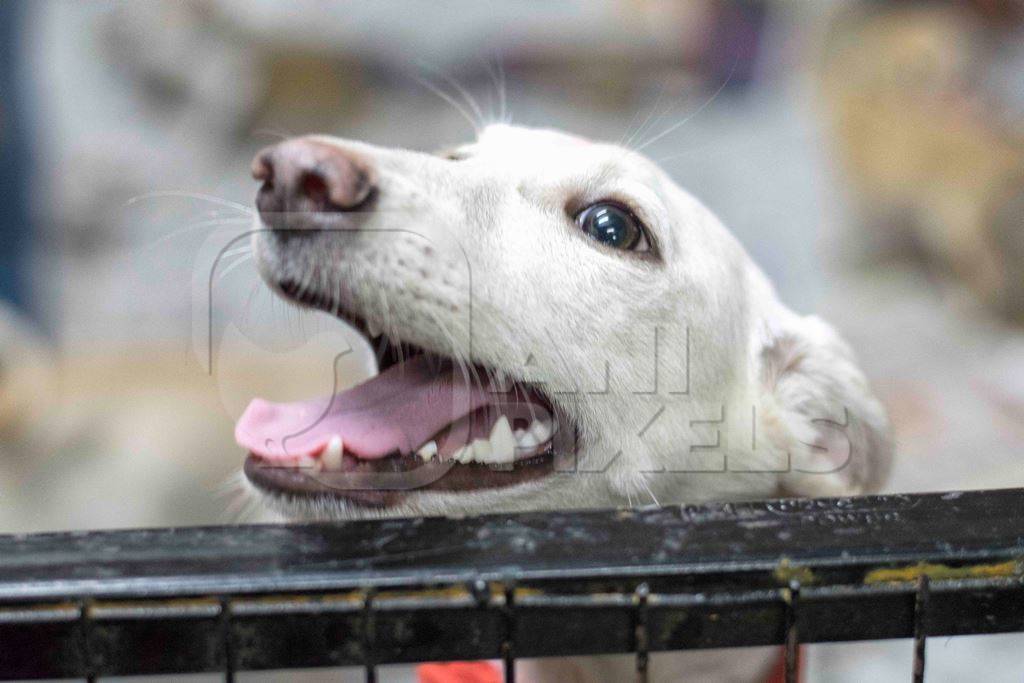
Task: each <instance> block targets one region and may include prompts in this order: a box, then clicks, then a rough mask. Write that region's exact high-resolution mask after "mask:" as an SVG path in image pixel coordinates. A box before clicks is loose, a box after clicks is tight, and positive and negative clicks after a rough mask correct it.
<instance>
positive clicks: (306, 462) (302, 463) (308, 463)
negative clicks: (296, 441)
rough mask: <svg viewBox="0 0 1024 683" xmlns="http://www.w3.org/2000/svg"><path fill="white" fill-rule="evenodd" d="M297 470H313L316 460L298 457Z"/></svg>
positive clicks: (304, 456)
mask: <svg viewBox="0 0 1024 683" xmlns="http://www.w3.org/2000/svg"><path fill="white" fill-rule="evenodd" d="M297 464H298V466H299V469H303V470H315V469H316V465H317V462H316V458H313V457H312V456H309V455H300V456H299V460H298V463H297Z"/></svg>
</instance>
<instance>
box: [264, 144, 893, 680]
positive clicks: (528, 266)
mask: <svg viewBox="0 0 1024 683" xmlns="http://www.w3.org/2000/svg"><path fill="white" fill-rule="evenodd" d="M319 139H320V140H322V141H326V142H329V143H330V144H334V145H338V146H339V147H343V148H347V149H351V150H353V151H355V152H357V153H359V154H361V155H363V156H365V157H367V158H369V159H370V160H372V162H373V164H374V166H375V168H376V170H377V174H378V185H379V195H378V200H377V205H376V206H375V207H374V210H373V211H372V212H370V213H366V214H362V215H360V216H358V217H353V218H350V219H347V221H348V222H347V223H346V224H345V225H346V226H347V227H351V229H352V232H351V233H347V232H344V231H342V232H327V233H322V234H317V235H309V236H308V237H307V238H306V239H303V240H298V241H296V240H293V241H288V242H286V243H283V244H282V243H278V242H277V241H276V240H275V239H274V238H273V236H272V235H269V234H268V233H266V232H263V233H260V234H258V235H257V236H256V238H255V248H256V249H255V250H256V254H257V258H258V262H259V264H260V268H261V272H262V273H263V275H264V276H265V278H266V279H267V280H268V281H269V282H274V281H276V280H278V279H281V278H283V277H290V278H292V279H295V280H298V281H301V282H303V283H304V285H305V286H306V287H307V288H312V289H316V290H317V291H320V292H327V293H330V294H331V295H332V296H334V297H336V298H337V299H338V300H340V301H342V302H343V304H344V306H345V307H346V308H347V309H349V310H351V311H354V312H355V313H357V314H358V315H361V316H362V317H365V318H367V319H369V320H372V321H374V322H375V323H377V324H379V325H380V326H382V327H383V328H384V329H385V330H387V331H388V332H389V333H390V334H391V335H392V336H393V337H395V338H397V339H402V340H407V341H410V342H412V343H415V344H418V345H420V346H423V347H426V348H428V349H432V350H435V351H437V352H439V353H442V354H445V355H450V356H456V357H461V358H464V359H471V360H472V361H474V362H476V363H480V364H482V365H484V366H487V367H490V368H494V369H495V370H497V371H499V372H502V373H505V374H507V375H508V376H511V377H513V378H517V379H524V380H528V381H532V382H542V383H543V386H544V388H545V390H546V391H547V393H549V394H550V395H552V396H553V397H554V398H555V399H556V401H557V402H558V403H559V405H560V407H561V409H563V410H564V411H565V412H566V413H568V414H569V415H570V416H571V418H572V420H573V421H574V423H575V425H576V426H577V427H578V428H579V431H580V437H581V443H580V446H581V450H580V458H579V469H580V470H581V471H578V472H572V473H565V474H558V475H553V476H550V477H547V478H545V479H541V480H539V481H535V482H531V483H527V484H522V485H519V486H516V487H512V488H505V489H497V490H481V491H474V492H469V493H433V492H420V493H416V492H414V493H412V494H411V495H410V496H409V497H408V498H407V499H406V500H405V502H403V503H402V504H400V505H398V506H397V507H394V508H390V509H387V510H383V511H382V510H370V509H367V508H363V507H358V506H352V505H350V504H346V503H345V502H344V501H340V500H337V499H333V498H328V497H324V498H313V499H311V498H300V499H296V498H288V497H283V496H271V495H268V494H265V493H261V494H260V495H262V496H263V498H264V500H265V502H267V503H268V504H269V505H270V506H271V507H272V508H274V509H276V510H277V511H279V512H280V513H282V514H283V515H284V516H286V517H290V518H345V519H347V518H358V517H373V516H382V515H398V516H411V515H446V514H447V515H452V514H467V513H468V514H472V513H483V512H496V511H515V510H534V509H553V508H560V509H564V508H587V507H607V506H621V505H630V504H640V503H644V504H649V503H660V504H662V505H664V504H675V503H681V502H687V503H693V502H700V501H709V500H722V499H730V500H735V499H741V498H761V497H767V496H773V495H776V494H780V493H791V494H796V495H819V494H820V495H845V494H853V493H860V492H863V491H866V490H868V489H869V488H871V487H873V486H875V485H877V483H878V482H879V481H880V479H881V477H882V476H883V475H884V473H885V471H886V469H887V463H888V460H889V456H890V446H889V440H888V436H887V432H888V427H887V422H886V418H885V415H884V412H883V410H882V408H881V406H880V405H879V403H878V402H877V401H876V400H875V399H874V397H873V396H872V395H871V393H870V391H869V389H868V388H867V385H866V381H865V379H864V376H863V375H862V373H861V372H860V370H859V369H858V368H857V366H856V364H855V362H854V360H853V356H852V353H851V352H850V349H849V348H848V347H847V346H846V345H845V344H844V343H843V342H842V341H841V340H840V339H839V338H838V336H837V335H836V334H835V332H834V331H833V330H832V329H831V328H830V327H829V326H828V325H826V324H825V323H823V322H822V321H820V320H818V319H817V318H812V317H801V316H799V315H796V314H795V313H793V312H792V311H790V310H788V309H787V308H786V307H785V306H783V305H782V304H781V303H780V302H779V300H778V299H777V297H776V295H775V292H774V290H773V288H772V286H771V285H770V283H769V282H768V281H767V279H766V278H765V277H764V275H763V274H762V273H761V271H760V270H759V269H758V268H757V266H755V265H754V263H753V262H752V261H751V260H750V258H749V257H748V255H747V254H746V252H745V251H744V250H743V248H742V247H741V246H740V245H739V244H738V243H737V241H736V240H735V239H734V238H733V237H732V235H730V234H729V232H728V231H727V230H726V229H725V228H724V227H723V226H722V225H721V223H720V222H719V221H718V220H717V219H716V218H715V216H714V215H712V214H711V212H710V211H708V209H707V208H705V207H704V206H703V205H702V204H701V203H700V202H698V201H697V200H696V199H694V198H693V197H692V196H690V195H689V194H687V193H686V192H685V191H683V190H682V189H680V188H679V187H678V186H677V185H675V184H674V183H673V182H672V181H671V180H670V179H669V178H668V177H667V176H665V175H664V174H663V173H662V172H661V170H659V169H658V168H657V167H656V166H655V165H654V164H652V163H651V162H650V161H648V160H647V159H645V158H644V157H642V156H640V155H639V154H636V153H633V152H631V151H629V150H626V149H623V148H620V147H616V146H613V145H606V144H591V143H587V142H585V141H581V140H579V139H578V138H574V137H571V136H568V135H564V134H561V133H557V132H553V131H546V130H529V129H523V128H515V127H511V126H505V125H499V126H491V127H489V128H487V129H486V130H485V131H484V132H483V133H482V135H481V136H480V137H479V139H478V140H477V141H476V142H475V143H473V144H470V145H467V146H465V147H464V148H461V150H460V152H461V153H462V154H464V155H466V158H465V159H462V160H458V161H452V160H447V159H444V158H440V157H437V156H432V155H427V154H421V153H417V152H410V151H404V150H393V149H381V148H377V147H372V146H369V145H366V144H363V143H359V142H353V141H347V140H338V139H334V138H319ZM604 199H614V200H616V201H618V202H621V203H624V204H626V205H628V206H629V207H630V208H631V209H632V210H633V211H634V212H635V213H636V215H637V216H638V217H639V218H640V219H641V220H642V221H643V222H644V223H645V225H646V226H647V229H648V230H649V231H650V234H651V237H652V239H653V240H654V243H655V245H656V251H657V254H658V258H657V259H656V260H651V259H645V258H641V257H638V256H637V255H636V254H631V253H622V252H614V251H612V250H610V249H607V248H605V247H603V246H601V245H598V244H596V243H594V242H592V241H590V240H589V238H587V237H586V236H585V235H584V234H583V233H582V232H581V231H580V229H579V228H578V227H577V226H576V225H575V224H574V222H573V218H572V216H573V214H574V213H575V211H577V210H578V209H581V208H583V207H585V206H586V205H588V204H590V203H593V202H596V201H598V200H604ZM313 220H315V217H314V219H313ZM655 329H657V331H658V332H657V339H658V341H659V343H658V345H657V351H656V350H655ZM527 358H530V359H531V360H530V363H529V365H527V364H526V361H527ZM656 358H657V367H658V371H657V384H655V370H654V368H655V365H656V363H655V360H656ZM606 368H607V370H606ZM606 377H607V383H606ZM562 392H566V393H562ZM652 419H653V422H652ZM716 443H717V444H718V445H717V447H709V446H711V445H713V444H716ZM755 652H756V651H751V657H743V656H736V655H735V653H724V660H725V661H731V662H732V664H734V665H735V666H733V667H732V668H731V669H730V668H729V667H723V666H721V663H722V660H723V657H722V656H718V658H717V659H714V658H713V655H712V654H709V653H691V654H677V655H671V656H667V657H668V658H666V659H663V660H661V661H662V662H663V663H664V664H665V666H666V671H668V672H670V673H669V675H668V678H672V677H673V676H675V675H677V674H678V673H679V672H680V671H697V670H699V669H700V667H707V666H711V667H712V668H713V669H714V671H715V672H716V675H715V676H713V678H714V679H715V680H725V679H729V680H732V679H733V677H734V674H735V679H736V680H740V679H743V678H749V677H750V675H751V674H750V673H749V672H750V671H754V670H757V669H758V668H759V667H761V666H762V665H763V663H764V661H765V659H766V657H767V658H770V657H771V656H772V653H771V652H770V651H769V652H768V654H767V655H766V654H765V652H764V651H760V652H759V654H755ZM598 661H599V660H597V659H584V660H577V661H575V662H570V661H565V660H563V661H561V662H557V661H555V662H549V663H548V665H546V666H541V667H539V668H538V669H536V670H535V671H533V673H532V674H531V677H532V678H534V679H536V680H548V679H550V680H566V679H565V676H564V674H566V672H567V671H569V670H570V669H571V670H572V671H573V672H575V673H573V676H575V677H576V678H579V679H580V680H583V679H591V678H601V677H602V675H600V674H596V673H594V672H595V671H598V670H600V671H606V673H608V672H611V671H612V669H607V666H608V665H610V662H612V661H618V663H617V664H616V665H615V666H618V667H620V668H622V667H625V668H622V670H623V671H627V670H628V666H629V664H628V662H626V663H623V662H625V660H621V659H619V660H608V659H606V660H604V663H602V664H600V665H599V666H598V667H597V669H594V670H593V671H590V673H587V671H588V670H589V669H588V667H591V665H595V666H596V665H597V664H596V663H597V662H598ZM736 666H742V667H745V669H744V671H745V672H746V673H739V670H738V669H736ZM558 667H563V668H564V667H568V669H565V670H563V669H560V668H558ZM695 667H696V668H695ZM591 668H593V667H591ZM609 675H611V676H613V678H614V676H615V675H617V674H610V673H609ZM709 675H710V674H709ZM604 678H606V679H607V680H612V679H613V678H608V677H607V676H605V677H604Z"/></svg>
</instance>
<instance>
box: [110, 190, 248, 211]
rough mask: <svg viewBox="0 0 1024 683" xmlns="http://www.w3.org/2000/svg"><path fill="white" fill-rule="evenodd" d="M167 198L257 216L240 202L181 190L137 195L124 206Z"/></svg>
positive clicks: (157, 191)
mask: <svg viewBox="0 0 1024 683" xmlns="http://www.w3.org/2000/svg"><path fill="white" fill-rule="evenodd" d="M165 197H176V198H181V199H197V200H199V201H202V202H209V203H211V204H217V205H218V206H223V207H226V208H229V209H234V210H235V211H238V212H239V213H241V214H243V215H245V216H249V217H255V216H256V212H255V211H254V210H252V209H250V208H249V207H248V206H246V205H244V204H239V203H238V202H233V201H231V200H230V199H223V198H221V197H214V196H213V195H208V194H202V193H201V192H184V191H179V190H156V191H153V192H146V193H144V194H140V195H136V196H134V197H132V198H131V199H129V200H128V201H126V202H125V203H124V205H125V206H132V205H133V204H137V203H138V202H141V201H145V200H147V199H162V198H165Z"/></svg>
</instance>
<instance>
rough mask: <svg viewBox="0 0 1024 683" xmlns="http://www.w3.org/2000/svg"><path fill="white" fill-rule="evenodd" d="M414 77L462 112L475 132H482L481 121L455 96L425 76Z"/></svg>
mask: <svg viewBox="0 0 1024 683" xmlns="http://www.w3.org/2000/svg"><path fill="white" fill-rule="evenodd" d="M413 78H414V79H415V80H416V81H417V82H418V83H419V84H420V85H422V86H423V87H424V88H426V89H427V90H429V91H431V92H432V93H434V94H435V95H437V96H438V97H440V98H441V99H442V100H444V101H445V102H447V103H448V104H450V105H451V106H452V107H453V108H454V109H455V111H457V112H458V113H459V114H461V115H462V118H464V119H465V120H466V121H467V122H468V123H469V125H470V127H472V129H473V131H474V132H475V133H479V132H480V128H481V122H480V121H478V120H476V119H474V118H473V116H472V115H471V114H470V112H469V111H467V110H466V108H465V107H463V106H462V105H461V104H460V103H459V102H458V101H457V100H456V99H455V98H454V97H452V96H451V95H449V94H448V93H446V92H445V91H444V90H442V89H441V88H439V87H438V86H436V85H434V84H433V83H431V82H430V81H428V80H427V79H425V78H420V77H419V76H414V77H413Z"/></svg>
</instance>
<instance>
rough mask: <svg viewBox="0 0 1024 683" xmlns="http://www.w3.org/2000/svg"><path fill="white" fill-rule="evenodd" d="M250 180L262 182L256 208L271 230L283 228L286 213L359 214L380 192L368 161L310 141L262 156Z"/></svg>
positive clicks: (283, 145) (298, 140)
mask: <svg viewBox="0 0 1024 683" xmlns="http://www.w3.org/2000/svg"><path fill="white" fill-rule="evenodd" d="M252 177H253V178H255V179H256V180H260V181H262V182H263V185H262V186H261V187H260V189H259V192H257V194H256V208H257V209H259V211H260V215H261V216H263V218H264V219H265V220H268V222H269V224H270V225H271V226H272V227H284V226H283V222H282V220H281V219H282V214H284V213H292V212H345V211H354V210H357V209H359V208H360V207H362V205H363V204H364V203H365V202H366V201H367V199H368V198H369V197H370V195H371V194H372V193H373V192H374V190H375V188H376V176H375V173H374V170H373V166H372V164H371V163H370V161H369V159H367V158H365V157H363V156H361V155H360V154H358V153H356V152H354V151H352V150H347V149H344V148H342V147H339V146H336V145H332V144H329V143H326V142H322V141H320V140H315V139H310V138H296V139H293V140H286V141H284V142H282V143H280V144H277V145H273V146H271V147H268V148H266V149H264V150H263V151H261V152H260V153H259V154H257V155H256V157H255V158H254V159H253V161H252ZM275 214H276V215H275Z"/></svg>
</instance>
